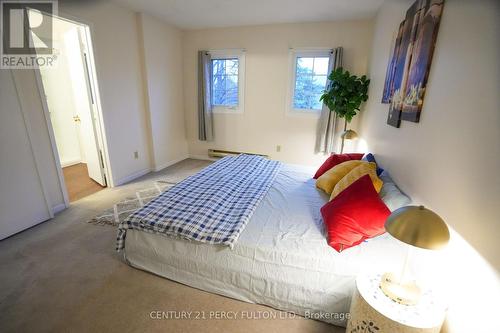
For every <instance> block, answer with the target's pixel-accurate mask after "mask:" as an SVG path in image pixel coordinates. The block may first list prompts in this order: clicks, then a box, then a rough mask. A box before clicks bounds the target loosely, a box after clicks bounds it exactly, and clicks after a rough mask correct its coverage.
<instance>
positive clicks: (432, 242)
mask: <svg viewBox="0 0 500 333" xmlns="http://www.w3.org/2000/svg"><path fill="white" fill-rule="evenodd" d="M385 230H386V231H387V232H388V233H390V234H391V235H392V236H393V237H394V238H397V239H399V240H400V241H402V242H405V243H407V244H410V245H413V246H416V247H420V248H423V249H429V250H438V249H440V248H442V247H444V246H445V245H446V244H447V243H448V241H449V240H450V231H449V230H448V226H447V225H446V223H445V222H444V221H443V219H442V218H441V217H439V215H437V214H436V213H434V212H433V211H431V210H429V209H427V208H425V207H424V206H406V207H402V208H399V209H397V210H395V211H394V212H393V213H392V214H391V215H390V216H389V217H388V218H387V221H386V222H385Z"/></svg>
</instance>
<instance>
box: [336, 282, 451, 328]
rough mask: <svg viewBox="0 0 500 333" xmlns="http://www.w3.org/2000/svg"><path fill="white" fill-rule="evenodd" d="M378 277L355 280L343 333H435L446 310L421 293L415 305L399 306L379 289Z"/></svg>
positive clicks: (435, 300)
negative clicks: (348, 315)
mask: <svg viewBox="0 0 500 333" xmlns="http://www.w3.org/2000/svg"><path fill="white" fill-rule="evenodd" d="M381 278H382V275H372V276H359V277H358V278H357V279H356V290H355V291H354V295H353V298H352V302H351V310H350V318H349V321H348V323H347V330H346V332H347V333H396V332H398V333H399V332H400V333H439V331H440V330H441V326H442V325H443V321H444V317H445V315H446V306H445V304H444V303H443V302H439V301H438V300H437V299H436V297H434V295H433V293H432V291H431V290H423V291H422V297H421V299H420V301H419V303H418V304H416V305H402V304H399V303H396V302H394V301H393V300H391V299H390V298H388V297H387V296H386V295H385V294H384V293H383V292H382V290H381V289H380V287H379V283H380V279H381Z"/></svg>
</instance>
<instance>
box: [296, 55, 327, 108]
mask: <svg viewBox="0 0 500 333" xmlns="http://www.w3.org/2000/svg"><path fill="white" fill-rule="evenodd" d="M331 54H332V49H331V48H330V49H327V48H324V49H302V50H291V51H290V56H289V71H290V72H289V73H290V75H289V81H288V92H287V110H288V113H289V114H292V115H294V114H295V115H302V114H304V115H315V116H319V115H320V114H321V110H322V109H298V108H295V106H294V99H295V85H296V82H295V81H296V79H297V58H301V57H311V58H312V57H328V58H330V56H331ZM330 66H331V64H330V63H328V68H330ZM326 75H327V82H328V75H330V73H329V72H327V74H326ZM325 88H326V87H325Z"/></svg>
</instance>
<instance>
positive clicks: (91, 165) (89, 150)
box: [78, 28, 107, 186]
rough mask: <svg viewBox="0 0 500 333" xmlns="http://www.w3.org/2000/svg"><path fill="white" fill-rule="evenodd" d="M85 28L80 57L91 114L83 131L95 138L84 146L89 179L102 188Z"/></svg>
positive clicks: (104, 184)
mask: <svg viewBox="0 0 500 333" xmlns="http://www.w3.org/2000/svg"><path fill="white" fill-rule="evenodd" d="M82 30H83V28H81V29H79V31H78V40H79V43H80V53H81V54H80V55H81V57H82V62H83V69H84V72H85V82H86V86H87V91H88V94H87V96H88V100H89V104H88V105H89V112H87V113H86V115H84V117H83V118H82V120H81V121H82V124H81V126H82V130H83V131H86V133H91V134H92V135H93V138H92V139H90V140H86V141H88V142H86V143H85V144H84V149H85V150H86V151H85V153H86V155H87V168H88V172H89V177H90V178H92V179H93V180H95V181H96V182H97V183H99V184H101V185H102V186H106V185H107V184H106V176H105V174H104V158H103V155H102V149H101V148H100V147H99V140H98V135H97V133H98V131H99V129H98V128H97V106H96V101H95V93H94V88H93V85H92V82H93V80H92V76H91V73H92V72H91V71H90V68H89V58H88V51H87V47H86V45H85V40H86V39H84V36H82V33H84V32H82Z"/></svg>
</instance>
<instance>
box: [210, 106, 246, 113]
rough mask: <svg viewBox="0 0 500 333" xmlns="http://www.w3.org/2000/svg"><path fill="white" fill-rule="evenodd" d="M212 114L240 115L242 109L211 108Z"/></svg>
mask: <svg viewBox="0 0 500 333" xmlns="http://www.w3.org/2000/svg"><path fill="white" fill-rule="evenodd" d="M212 113H214V114H217V113H221V114H242V113H243V110H242V109H239V108H238V109H232V108H224V107H214V108H212Z"/></svg>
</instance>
